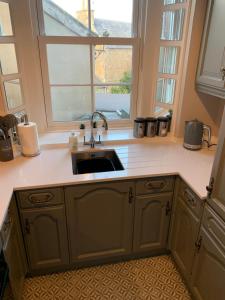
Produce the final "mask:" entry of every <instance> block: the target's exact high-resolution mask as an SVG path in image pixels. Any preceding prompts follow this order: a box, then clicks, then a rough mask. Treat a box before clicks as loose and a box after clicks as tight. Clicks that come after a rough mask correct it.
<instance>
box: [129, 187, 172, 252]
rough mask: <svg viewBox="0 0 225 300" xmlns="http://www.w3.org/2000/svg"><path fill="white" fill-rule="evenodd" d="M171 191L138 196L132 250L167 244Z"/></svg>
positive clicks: (151, 248) (148, 248) (157, 248)
mask: <svg viewBox="0 0 225 300" xmlns="http://www.w3.org/2000/svg"><path fill="white" fill-rule="evenodd" d="M171 202H172V193H164V194H158V195H146V196H138V197H137V198H136V203H135V223H134V251H135V252H142V251H151V250H152V251H155V250H163V249H165V248H166V246H167V237H168V229H169V221H170V207H171Z"/></svg>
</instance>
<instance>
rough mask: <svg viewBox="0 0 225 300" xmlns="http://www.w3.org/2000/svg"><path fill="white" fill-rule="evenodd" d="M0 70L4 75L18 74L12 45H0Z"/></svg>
mask: <svg viewBox="0 0 225 300" xmlns="http://www.w3.org/2000/svg"><path fill="white" fill-rule="evenodd" d="M0 68H1V71H2V74H4V75H5V74H14V73H18V68H17V60H16V51H15V46H14V44H0Z"/></svg>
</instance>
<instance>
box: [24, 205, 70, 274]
mask: <svg viewBox="0 0 225 300" xmlns="http://www.w3.org/2000/svg"><path fill="white" fill-rule="evenodd" d="M21 218H22V226H23V234H24V238H25V244H26V250H27V256H28V261H29V264H30V270H31V271H35V270H41V269H48V268H49V269H50V268H54V267H60V266H65V265H67V264H68V262H69V254H68V240H67V229H66V215H65V208H64V206H63V205H60V206H55V207H46V208H34V209H26V210H22V211H21Z"/></svg>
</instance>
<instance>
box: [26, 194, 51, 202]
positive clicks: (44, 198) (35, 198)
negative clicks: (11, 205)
mask: <svg viewBox="0 0 225 300" xmlns="http://www.w3.org/2000/svg"><path fill="white" fill-rule="evenodd" d="M52 198H53V195H52V194H51V193H39V194H31V195H30V196H29V201H30V203H32V204H42V203H46V202H49V201H50V200H51V199H52Z"/></svg>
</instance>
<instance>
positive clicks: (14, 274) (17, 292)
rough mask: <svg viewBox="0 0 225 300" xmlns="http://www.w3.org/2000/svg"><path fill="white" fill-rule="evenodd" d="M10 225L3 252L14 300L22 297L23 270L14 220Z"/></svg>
mask: <svg viewBox="0 0 225 300" xmlns="http://www.w3.org/2000/svg"><path fill="white" fill-rule="evenodd" d="M10 226H11V229H10V232H9V236H8V239H7V241H6V243H5V245H4V248H3V252H4V256H5V260H6V262H7V265H8V268H9V281H10V285H11V289H12V294H13V297H14V299H15V300H19V299H21V298H22V292H23V283H24V279H25V270H24V266H23V261H22V257H21V250H20V247H19V239H18V235H17V230H16V225H15V222H13V221H12V224H11V225H10Z"/></svg>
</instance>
